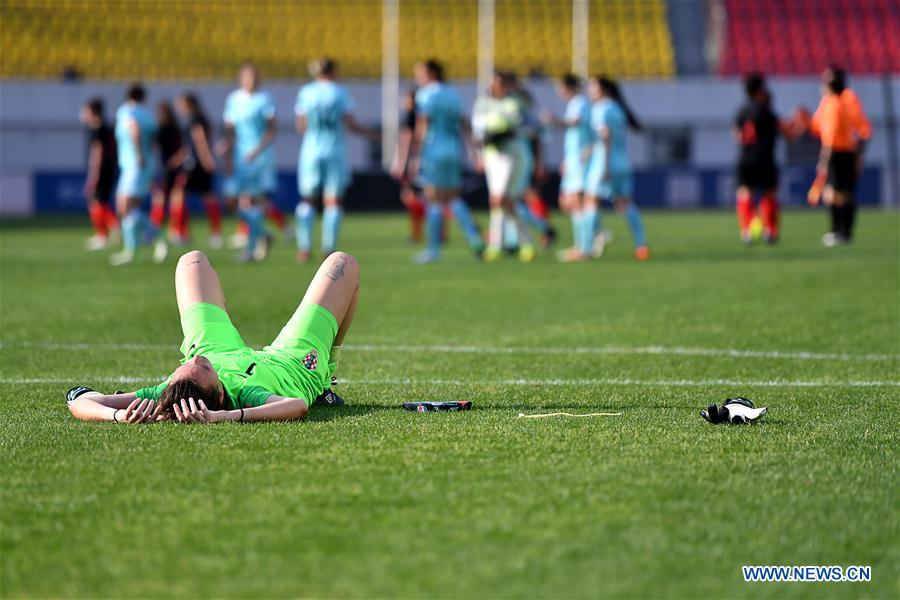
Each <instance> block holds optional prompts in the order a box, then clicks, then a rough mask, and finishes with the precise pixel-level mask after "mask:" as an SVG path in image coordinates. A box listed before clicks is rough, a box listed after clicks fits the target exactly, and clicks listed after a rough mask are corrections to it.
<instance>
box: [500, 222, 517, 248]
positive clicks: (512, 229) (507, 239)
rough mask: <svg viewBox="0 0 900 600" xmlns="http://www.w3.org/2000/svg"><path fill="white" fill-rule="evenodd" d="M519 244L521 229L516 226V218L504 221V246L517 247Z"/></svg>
mask: <svg viewBox="0 0 900 600" xmlns="http://www.w3.org/2000/svg"><path fill="white" fill-rule="evenodd" d="M518 245H519V230H518V229H517V228H516V222H515V219H506V220H504V221H503V247H504V248H515V247H516V246H518Z"/></svg>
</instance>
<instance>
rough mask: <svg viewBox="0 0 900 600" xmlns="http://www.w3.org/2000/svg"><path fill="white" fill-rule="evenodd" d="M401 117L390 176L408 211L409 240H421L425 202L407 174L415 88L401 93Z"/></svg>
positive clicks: (413, 130) (413, 129)
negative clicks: (396, 182)
mask: <svg viewBox="0 0 900 600" xmlns="http://www.w3.org/2000/svg"><path fill="white" fill-rule="evenodd" d="M402 102H403V104H402V107H403V118H402V119H401V121H400V131H399V133H398V136H397V150H396V152H395V153H394V160H393V162H392V164H391V177H393V178H394V179H396V180H397V181H398V182H399V183H400V201H401V202H402V203H403V206H404V207H405V208H406V212H407V213H409V224H410V240H412V241H413V242H416V243H418V242H421V241H422V222H423V221H424V220H425V202H424V201H423V200H422V199H421V198H420V197H419V194H418V192H417V190H416V182H415V181H413V178H412V177H410V175H409V172H408V170H409V163H410V160H409V159H410V158H411V156H410V150H411V149H412V143H413V135H414V134H415V130H416V90H414V89H412V90H408V91H407V92H406V93H405V94H403V100H402Z"/></svg>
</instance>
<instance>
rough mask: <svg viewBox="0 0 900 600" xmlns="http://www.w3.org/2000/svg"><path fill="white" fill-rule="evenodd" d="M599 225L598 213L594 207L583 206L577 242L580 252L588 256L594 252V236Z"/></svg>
mask: <svg viewBox="0 0 900 600" xmlns="http://www.w3.org/2000/svg"><path fill="white" fill-rule="evenodd" d="M599 227H600V214H599V212H598V211H597V209H596V208H585V209H584V210H582V211H581V219H580V222H579V230H580V232H581V234H580V235H579V242H580V244H581V245H580V247H579V250H581V253H582V254H584V255H585V256H590V255H591V254H592V253H593V252H594V236H595V235H596V233H597V229H598V228H599Z"/></svg>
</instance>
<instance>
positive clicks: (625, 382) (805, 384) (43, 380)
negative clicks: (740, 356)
mask: <svg viewBox="0 0 900 600" xmlns="http://www.w3.org/2000/svg"><path fill="white" fill-rule="evenodd" d="M165 378H166V375H156V376H149V377H131V376H120V377H110V376H96V377H86V376H83V375H79V376H77V377H69V378H60V377H23V378H16V377H3V378H0V384H2V385H28V384H72V385H75V384H77V383H88V384H96V383H122V384H128V383H134V384H142V385H149V384H154V383H157V382H159V381H162V380H163V379H165ZM338 383H340V384H345V385H420V386H429V385H430V386H467V387H472V386H475V387H490V386H501V387H503V386H506V387H510V386H533V387H550V386H604V385H605V386H659V387H701V386H729V387H773V388H778V387H787V388H790V387H800V388H810V387H900V381H877V380H872V381H821V380H819V381H802V380H800V381H796V380H795V381H791V380H777V379H769V380H760V381H753V380H737V379H615V378H608V379H604V378H599V379H495V380H481V381H479V380H472V379H411V378H409V379H403V378H399V379H342V380H339V382H338Z"/></svg>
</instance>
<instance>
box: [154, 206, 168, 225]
mask: <svg viewBox="0 0 900 600" xmlns="http://www.w3.org/2000/svg"><path fill="white" fill-rule="evenodd" d="M165 220H166V204H165V203H164V202H160V203H159V204H152V205H151V206H150V222H151V223H153V224H154V225H156V226H157V227H159V226H160V225H162V224H163V221H165Z"/></svg>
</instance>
